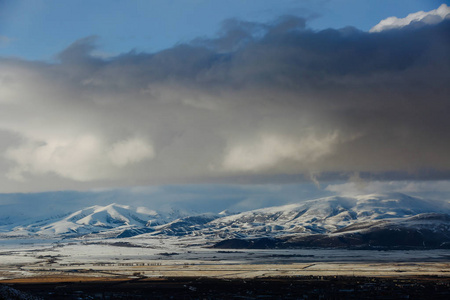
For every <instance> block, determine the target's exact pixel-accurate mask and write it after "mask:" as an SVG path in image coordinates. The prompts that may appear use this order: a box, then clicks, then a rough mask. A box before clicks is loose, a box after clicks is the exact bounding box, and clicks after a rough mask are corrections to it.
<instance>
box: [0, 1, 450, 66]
mask: <svg viewBox="0 0 450 300" xmlns="http://www.w3.org/2000/svg"><path fill="white" fill-rule="evenodd" d="M442 3H445V1H434V0H365V1H360V0H229V1H218V0H149V1H135V0H131V1H122V0H115V1H107V0H97V1H86V0H80V1H58V0H34V1H22V0H14V1H12V0H6V1H5V0H3V1H0V36H3V42H2V43H1V47H0V55H1V56H16V57H21V58H26V59H38V60H42V59H43V60H50V59H52V58H54V56H55V55H56V54H57V53H59V52H60V51H62V50H63V49H64V48H66V47H67V46H69V45H70V44H71V43H73V42H74V41H75V40H78V39H80V38H84V37H87V36H92V35H96V36H98V37H99V41H98V44H99V46H100V47H99V49H98V53H99V54H104V55H117V54H119V53H124V52H128V51H131V50H133V49H135V50H137V51H139V52H141V51H144V52H156V51H159V50H161V49H166V48H170V47H172V46H173V45H175V44H177V43H183V42H189V41H191V40H192V39H195V38H198V37H205V36H206V37H212V36H214V35H215V34H216V33H217V32H218V31H219V30H220V28H221V24H222V22H223V21H224V20H227V19H231V18H236V19H239V20H245V21H252V22H270V21H273V20H275V19H276V18H278V17H279V16H282V15H286V14H289V15H296V16H300V17H306V18H308V26H309V27H311V28H313V29H317V30H321V29H326V28H342V27H346V26H354V27H356V28H358V29H361V30H364V31H367V30H369V29H370V28H371V27H373V26H374V25H376V24H377V23H378V22H379V21H380V20H382V19H385V18H387V17H390V16H398V17H405V16H406V15H407V14H409V13H411V12H416V11H420V10H423V11H429V10H432V9H436V8H437V7H438V6H439V5H440V4H442Z"/></svg>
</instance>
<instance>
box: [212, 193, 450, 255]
mask: <svg viewBox="0 0 450 300" xmlns="http://www.w3.org/2000/svg"><path fill="white" fill-rule="evenodd" d="M296 212H297V215H296V214H295V213H296ZM449 213H450V209H449V206H448V203H436V202H433V201H427V200H423V199H418V198H413V197H410V196H407V195H403V194H391V195H365V196H358V197H353V198H341V197H331V198H323V199H318V200H313V201H307V202H305V203H302V204H299V205H294V206H284V207H278V208H270V209H262V210H256V211H252V212H247V213H244V214H241V215H240V216H234V217H235V226H236V224H239V226H243V227H245V226H246V225H245V223H246V222H247V224H249V223H248V222H249V221H250V222H252V221H262V220H263V219H264V218H266V219H267V220H268V221H267V222H262V223H259V224H258V225H257V228H259V229H260V230H262V231H263V230H264V226H272V227H273V225H271V222H272V224H274V223H276V224H277V226H279V228H280V227H283V226H284V228H280V229H279V230H278V234H271V235H268V234H265V235H264V234H259V235H252V236H251V237H250V238H245V239H243V238H239V237H236V236H230V238H228V239H225V240H222V241H220V242H218V243H216V244H215V247H217V248H298V247H333V248H336V247H341V248H370V249H373V248H405V247H406V248H407V247H412V248H450V215H449ZM280 218H281V220H280ZM217 221H219V220H217ZM227 221H231V220H227ZM261 224H265V225H264V226H263V225H261ZM283 224H284V225H283ZM293 224H297V225H296V227H294V228H296V230H297V233H293V232H292V230H290V229H291V228H289V227H288V228H286V226H292V225H293ZM261 226H263V227H261ZM285 229H287V230H285Z"/></svg>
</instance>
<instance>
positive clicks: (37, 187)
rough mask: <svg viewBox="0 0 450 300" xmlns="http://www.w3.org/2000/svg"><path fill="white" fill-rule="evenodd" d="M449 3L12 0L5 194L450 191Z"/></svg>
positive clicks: (196, 199) (0, 135) (1, 161)
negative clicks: (449, 139)
mask: <svg viewBox="0 0 450 300" xmlns="http://www.w3.org/2000/svg"><path fill="white" fill-rule="evenodd" d="M445 4H448V1H433V0H366V1H362V0H240V1H237V0H229V1H207V0H185V1H181V0H164V1H163V0H158V1H156V0H155V1H111V0H109V1H100V0H99V1H84V0H80V1H57V0H48V1H44V0H35V1H20V0H19V1H0V193H3V194H2V196H1V197H0V203H3V204H5V205H6V204H7V203H10V202H11V201H13V202H14V201H16V202H18V203H19V202H21V201H19V200H20V199H22V198H21V197H22V196H20V195H26V193H39V192H44V193H45V194H40V195H39V196H36V197H37V198H33V196H32V195H34V194H30V195H31V196H26V197H25V196H24V197H25V198H26V199H25V200H26V201H32V200H33V199H41V198H42V197H46V196H48V195H50V196H51V197H52V198H54V197H61V198H62V199H66V200H67V201H69V202H71V203H75V204H77V203H78V204H79V205H81V204H83V205H84V204H86V203H87V202H89V201H90V200H88V199H91V200H92V199H96V200H95V201H97V202H102V203H103V202H105V201H113V202H119V203H120V202H123V201H120V199H122V198H126V199H127V200H126V201H128V202H130V203H133V201H134V202H136V204H138V203H142V202H146V201H149V202H151V203H153V204H154V205H159V206H161V205H164V204H167V203H173V204H174V205H178V206H180V207H183V206H184V207H192V208H196V209H201V208H203V209H206V210H216V211H217V210H220V209H223V208H227V207H229V208H232V209H235V210H244V209H250V208H256V207H262V206H267V205H270V204H284V203H289V202H293V201H296V200H304V199H310V198H315V197H319V196H328V195H332V194H340V195H345V194H355V193H374V192H405V193H410V194H414V195H426V196H432V197H434V198H439V199H448V195H449V192H450V181H449V180H450V160H449V159H448V153H449V152H450V143H449V141H448V134H449V132H450V121H449V118H448V111H449V109H450V107H449V105H450V103H449V101H448V99H449V90H448V82H449V81H450V72H449V70H450V55H449V53H450V41H449V40H448V36H450V34H449V32H450V25H449V22H450V21H449V20H450V8H449V7H448V6H446V5H445ZM54 191H61V193H53V192H54ZM68 191H82V192H81V193H80V194H76V193H75V195H78V196H74V194H73V193H72V192H68ZM18 193H19V194H18ZM86 193H87V194H86ZM86 195H87V196H86ZM11 199H12V200H11ZM18 199H19V200H18ZM30 199H31V200H30ZM55 199H56V198H55ZM77 199H78V200H77ZM133 199H134V200H133ZM148 199H150V200H148ZM25 200H24V201H25ZM26 201H25V202H26ZM92 201H94V200H92ZM25 202H23V203H25ZM219 202H220V205H219V204H217V203H219ZM215 203H216V204H215ZM78 204H77V205H78ZM75 206H76V205H75ZM148 206H152V205H148Z"/></svg>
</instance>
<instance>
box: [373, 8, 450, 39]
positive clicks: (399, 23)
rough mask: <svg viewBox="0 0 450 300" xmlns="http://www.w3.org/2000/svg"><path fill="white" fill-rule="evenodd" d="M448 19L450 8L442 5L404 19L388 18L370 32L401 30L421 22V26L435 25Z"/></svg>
mask: <svg viewBox="0 0 450 300" xmlns="http://www.w3.org/2000/svg"><path fill="white" fill-rule="evenodd" d="M448 18H450V7H448V6H447V5H445V4H442V5H441V6H439V8H437V9H434V10H430V11H428V12H424V11H419V12H416V13H412V14H409V15H407V16H406V17H405V18H397V17H389V18H387V19H384V20H382V21H380V23H378V24H377V25H375V26H374V27H372V28H371V29H370V32H380V31H384V30H389V29H394V28H402V27H405V26H408V25H410V24H413V23H417V22H421V23H423V24H437V23H440V22H442V21H443V20H445V19H448Z"/></svg>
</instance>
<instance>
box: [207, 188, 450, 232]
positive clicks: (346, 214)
mask: <svg viewBox="0 0 450 300" xmlns="http://www.w3.org/2000/svg"><path fill="white" fill-rule="evenodd" d="M423 213H450V210H449V209H448V206H447V207H443V206H442V205H441V204H440V203H436V202H433V201H427V200H423V199H418V198H413V197H409V196H407V195H404V194H390V195H377V194H372V195H364V196H357V197H336V196H334V197H327V198H321V199H317V200H310V201H305V202H302V203H299V204H291V205H284V206H279V207H270V208H263V209H257V210H253V211H248V212H243V213H240V214H236V215H231V216H226V217H223V218H219V219H216V220H214V221H212V222H210V223H209V224H208V225H209V228H208V230H207V231H209V232H214V233H215V234H219V235H221V236H223V237H244V236H273V235H277V234H283V235H284V234H299V233H304V234H314V233H330V232H333V231H336V230H338V229H340V228H343V227H346V226H349V225H351V224H355V223H359V222H367V221H376V220H383V219H394V218H406V217H411V216H415V215H419V214H423Z"/></svg>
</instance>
